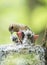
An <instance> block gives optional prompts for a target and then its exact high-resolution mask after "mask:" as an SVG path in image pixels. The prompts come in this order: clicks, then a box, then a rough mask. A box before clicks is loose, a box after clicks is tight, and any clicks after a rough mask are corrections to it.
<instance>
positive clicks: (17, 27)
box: [9, 24, 29, 32]
mask: <svg viewBox="0 0 47 65" xmlns="http://www.w3.org/2000/svg"><path fill="white" fill-rule="evenodd" d="M27 29H29V27H27V26H26V25H19V24H11V25H10V26H9V31H10V32H12V31H13V32H18V31H20V30H27Z"/></svg>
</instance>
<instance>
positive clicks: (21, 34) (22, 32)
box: [9, 24, 38, 43]
mask: <svg viewBox="0 0 47 65" xmlns="http://www.w3.org/2000/svg"><path fill="white" fill-rule="evenodd" d="M9 32H10V33H11V34H13V33H14V32H16V34H17V36H18V38H19V40H20V42H21V43H22V41H23V39H24V38H25V39H26V38H27V37H28V39H30V40H31V42H32V43H34V41H35V40H36V39H37V38H38V35H35V34H34V32H32V30H31V29H30V28H29V27H28V26H26V25H23V24H11V25H9ZM26 41H27V40H26Z"/></svg>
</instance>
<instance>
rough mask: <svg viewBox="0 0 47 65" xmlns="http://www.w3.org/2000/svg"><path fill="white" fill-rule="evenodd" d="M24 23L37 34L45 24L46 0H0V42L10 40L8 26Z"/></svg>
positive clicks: (46, 18) (46, 21)
mask: <svg viewBox="0 0 47 65" xmlns="http://www.w3.org/2000/svg"><path fill="white" fill-rule="evenodd" d="M12 23H18V24H25V25H27V26H29V27H30V28H31V29H32V30H33V31H34V32H35V33H37V34H39V33H41V32H43V31H44V29H45V27H46V26H47V0H0V44H5V43H10V42H12V41H11V39H10V33H9V31H8V27H9V25H10V24H12Z"/></svg>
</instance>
